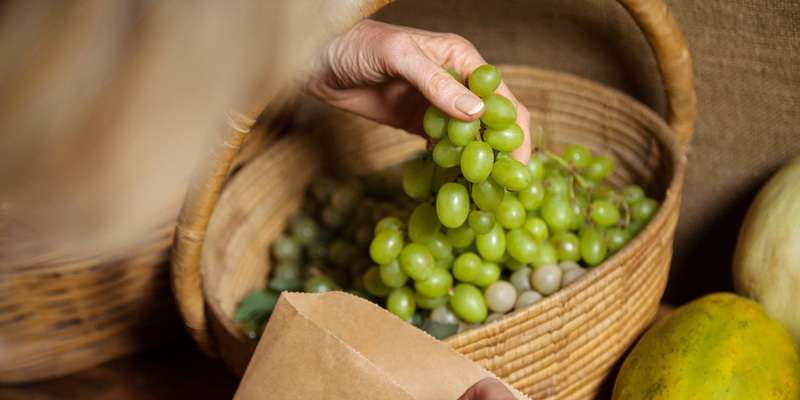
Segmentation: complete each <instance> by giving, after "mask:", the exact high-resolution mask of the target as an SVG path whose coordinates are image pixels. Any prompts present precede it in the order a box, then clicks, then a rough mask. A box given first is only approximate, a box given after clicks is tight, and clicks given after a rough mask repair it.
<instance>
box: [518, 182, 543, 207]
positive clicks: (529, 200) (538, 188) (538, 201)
mask: <svg viewBox="0 0 800 400" xmlns="http://www.w3.org/2000/svg"><path fill="white" fill-rule="evenodd" d="M518 194H519V201H520V203H522V206H523V207H525V209H526V210H528V211H534V210H538V209H539V207H541V206H542V202H543V201H544V194H545V189H544V185H543V184H542V181H540V180H538V179H534V180H533V181H532V182H531V184H530V185H528V187H526V188H525V189H522V190H520V191H519V192H518Z"/></svg>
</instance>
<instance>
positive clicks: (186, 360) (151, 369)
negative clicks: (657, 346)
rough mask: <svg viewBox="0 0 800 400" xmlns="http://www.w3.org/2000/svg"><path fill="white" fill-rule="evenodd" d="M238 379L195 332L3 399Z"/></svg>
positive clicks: (12, 391) (52, 398)
mask: <svg viewBox="0 0 800 400" xmlns="http://www.w3.org/2000/svg"><path fill="white" fill-rule="evenodd" d="M672 310H673V307H671V306H667V305H662V306H661V307H659V309H658V313H657V314H656V318H655V319H656V320H658V319H660V318H662V317H663V316H665V315H666V314H667V313H668V312H669V311H672ZM618 364H619V363H618ZM616 367H617V368H618V367H619V365H617V366H616ZM617 368H615V371H616V369H617ZM238 384H239V380H238V378H236V377H235V376H234V375H233V374H232V373H231V372H230V371H229V370H228V369H227V368H226V367H225V366H224V365H223V364H222V363H221V362H219V361H215V360H210V359H208V358H207V357H206V356H204V355H203V354H202V353H201V352H200V351H199V350H198V349H197V347H196V346H195V345H194V343H193V342H192V341H191V339H189V337H183V338H181V339H179V340H177V341H175V342H172V343H169V344H167V345H165V346H162V347H159V348H157V349H154V350H151V351H149V352H146V353H142V354H139V355H137V356H132V357H127V358H123V359H119V360H115V361H111V362H108V363H106V364H103V365H101V366H99V367H96V368H92V369H90V370H87V371H84V372H81V373H78V374H74V375H71V376H68V377H65V378H61V379H56V380H52V381H48V382H40V383H33V384H26V385H13V386H9V385H5V386H0V399H3V400H56V399H58V400H68V399H81V400H90V399H104V400H105V399H112V400H117V399H119V400H128V399H131V400H133V399H136V400H162V399H163V400H167V399H169V400H175V399H192V400H206V399H209V400H210V399H214V400H218V399H230V398H232V397H233V394H234V393H235V392H236V387H237V386H238ZM612 388H613V379H609V380H608V381H607V382H605V383H604V385H603V390H602V394H601V395H600V396H599V397H598V399H607V398H610V394H611V389H612Z"/></svg>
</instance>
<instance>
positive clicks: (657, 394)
mask: <svg viewBox="0 0 800 400" xmlns="http://www.w3.org/2000/svg"><path fill="white" fill-rule="evenodd" d="M613 399H614V400H629V399H630V400H643V399H648V400H651V399H665V400H666V399H680V400H689V399H702V400H711V399H747V400H754V399H773V400H778V399H786V400H789V399H791V400H797V399H800V349H799V348H798V344H797V342H796V341H795V340H794V337H793V336H792V335H791V333H789V331H788V330H787V329H786V327H784V326H783V325H781V324H780V323H779V322H777V321H776V320H774V319H772V318H770V317H768V316H767V315H766V314H765V313H764V308H763V307H762V306H761V305H759V304H758V303H755V302H753V301H751V300H748V299H746V298H744V297H741V296H739V295H736V294H733V293H712V294H709V295H706V296H704V297H701V298H699V299H696V300H694V301H692V302H690V303H688V304H686V305H684V306H683V307H681V308H678V309H677V310H675V311H673V312H672V313H670V314H669V315H667V316H666V317H665V318H664V319H662V320H660V321H658V322H657V323H655V324H654V325H653V326H652V327H651V328H650V329H649V330H648V331H647V332H646V333H645V334H644V335H643V336H642V338H641V340H639V342H638V343H637V344H636V346H635V347H634V348H633V350H632V351H631V353H630V354H629V355H628V356H627V358H626V359H625V361H624V362H623V364H622V367H621V369H620V371H619V374H618V375H617V378H616V382H615V384H614V393H613Z"/></svg>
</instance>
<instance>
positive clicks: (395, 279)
mask: <svg viewBox="0 0 800 400" xmlns="http://www.w3.org/2000/svg"><path fill="white" fill-rule="evenodd" d="M378 272H379V273H380V277H381V281H382V282H383V284H384V285H386V287H389V288H392V289H397V288H399V287H402V286H403V285H405V284H406V282H408V274H406V272H405V271H403V267H401V266H400V261H397V260H392V261H390V262H388V263H386V264H381V265H380V266H379V267H378Z"/></svg>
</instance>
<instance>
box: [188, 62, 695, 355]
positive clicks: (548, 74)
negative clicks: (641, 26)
mask: <svg viewBox="0 0 800 400" xmlns="http://www.w3.org/2000/svg"><path fill="white" fill-rule="evenodd" d="M498 68H499V69H500V70H501V73H502V74H503V75H504V76H509V75H511V76H513V75H514V73H515V72H519V71H524V72H525V73H529V74H530V73H532V74H533V75H536V76H538V77H541V78H546V79H548V80H552V81H553V82H555V83H557V84H564V85H571V86H577V87H580V88H582V89H587V90H589V91H591V92H593V93H597V94H602V95H606V96H613V97H616V98H618V99H619V100H621V101H622V102H623V103H625V104H626V106H630V107H631V108H632V109H633V110H634V111H635V112H637V113H641V115H643V116H644V117H645V118H646V119H647V120H648V121H651V122H653V123H654V124H655V126H656V127H657V129H656V130H654V137H656V138H657V139H658V140H659V142H660V143H661V144H662V145H663V146H664V147H665V149H666V150H667V152H668V154H669V156H668V158H669V160H670V162H671V167H672V170H671V171H670V173H671V177H670V180H669V184H668V185H667V186H666V189H665V193H664V199H663V201H662V203H661V206H660V208H659V210H658V212H657V213H656V215H655V216H654V217H653V219H652V220H651V221H650V222H649V223H648V224H647V225H646V226H645V228H644V229H643V230H642V231H641V232H640V233H639V234H637V235H636V236H635V237H634V238H633V239H632V240H631V242H630V243H628V245H626V246H625V247H623V248H622V249H621V250H620V251H618V252H617V253H615V254H613V255H612V256H611V257H609V258H608V259H606V260H605V261H603V262H602V263H601V264H599V265H597V266H596V267H593V268H591V269H589V270H588V271H587V274H586V275H584V276H583V277H581V278H579V279H578V280H576V281H575V282H573V283H572V284H570V285H569V286H568V287H566V288H564V289H560V290H559V291H557V292H555V293H553V294H552V295H549V296H546V297H545V298H544V299H542V300H540V301H538V302H536V303H534V304H531V305H529V306H527V307H525V308H523V309H521V310H516V311H512V312H510V313H508V314H506V315H505V316H503V317H502V318H499V319H498V320H495V321H492V322H490V323H487V324H483V325H481V326H480V327H478V328H475V329H470V330H467V331H464V332H461V333H458V334H456V335H453V336H451V337H449V338H447V339H445V340H443V342H444V343H445V344H451V343H454V342H456V341H458V340H462V339H464V338H468V337H470V336H474V335H478V334H480V332H481V331H482V330H489V329H498V328H499V327H501V326H504V325H506V324H508V323H509V322H511V321H514V320H517V319H523V318H524V317H525V316H526V315H528V314H531V313H536V312H538V310H541V309H546V308H548V307H551V306H552V303H555V302H560V301H563V299H564V298H566V297H569V296H570V295H571V294H573V293H576V292H579V291H581V290H583V289H585V288H586V287H588V286H590V285H591V284H593V283H595V282H597V280H599V279H600V278H601V277H602V276H604V275H605V274H607V273H608V272H609V271H611V270H614V269H616V268H622V267H623V265H622V264H621V260H624V259H626V258H628V257H630V255H631V254H633V253H634V252H636V251H640V250H641V249H642V248H644V247H645V246H647V243H648V241H649V240H652V239H653V238H654V237H657V236H659V232H660V231H659V230H660V229H661V228H662V227H663V226H664V225H665V224H666V223H667V222H668V221H667V220H668V218H669V217H670V214H671V213H674V212H676V211H677V210H678V208H679V206H680V193H681V191H682V186H683V177H684V173H685V165H686V156H685V154H684V153H683V151H682V149H681V144H680V143H679V142H678V139H677V137H676V135H675V132H674V131H673V129H672V128H671V127H670V126H669V125H667V123H666V121H665V120H664V118H663V117H661V116H660V115H658V113H656V112H655V111H653V110H652V109H650V108H649V107H647V106H646V105H644V104H643V103H641V102H640V101H638V100H637V99H635V98H633V97H632V96H630V95H628V94H627V93H624V92H622V91H620V90H617V89H614V88H611V87H608V86H606V85H603V84H601V83H598V82H594V81H592V80H590V79H586V78H582V77H579V76H576V75H573V74H570V73H566V72H561V71H552V70H548V69H542V68H535V67H530V66H524V65H517V64H502V65H498ZM511 81H513V79H512V80H511ZM268 153H269V149H267V150H266V151H265V152H264V153H262V154H261V155H259V156H260V157H266V154H268ZM665 158H667V157H666V153H665ZM244 168H247V165H245V166H244V167H243V169H244ZM235 181H236V177H235V176H234V177H233V178H232V179H231V181H229V182H228V184H230V185H234V184H235ZM670 234H671V232H670ZM204 244H205V243H204ZM203 262H204V261H203V258H202V257H201V260H200V263H203ZM203 270H204V268H202V267H201V268H200V271H201V275H200V279H201V287H202V292H203V296H204V298H205V299H206V308H207V314H208V316H209V317H210V318H213V319H214V320H215V322H216V325H220V326H221V327H222V328H224V330H225V332H226V333H227V334H228V335H229V336H230V337H232V338H234V339H235V340H236V341H237V342H239V343H240V344H241V345H242V346H252V348H255V344H256V343H257V341H256V340H255V339H252V338H249V337H247V336H245V335H244V334H243V333H242V332H241V331H240V330H239V329H237V328H236V327H235V325H234V323H233V318H232V316H228V315H226V313H225V312H224V311H223V310H222V308H221V306H220V304H219V302H218V301H217V298H216V294H214V293H210V292H209V290H210V289H209V288H208V286H207V285H202V281H203V278H204V277H203V274H202V271H203Z"/></svg>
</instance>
